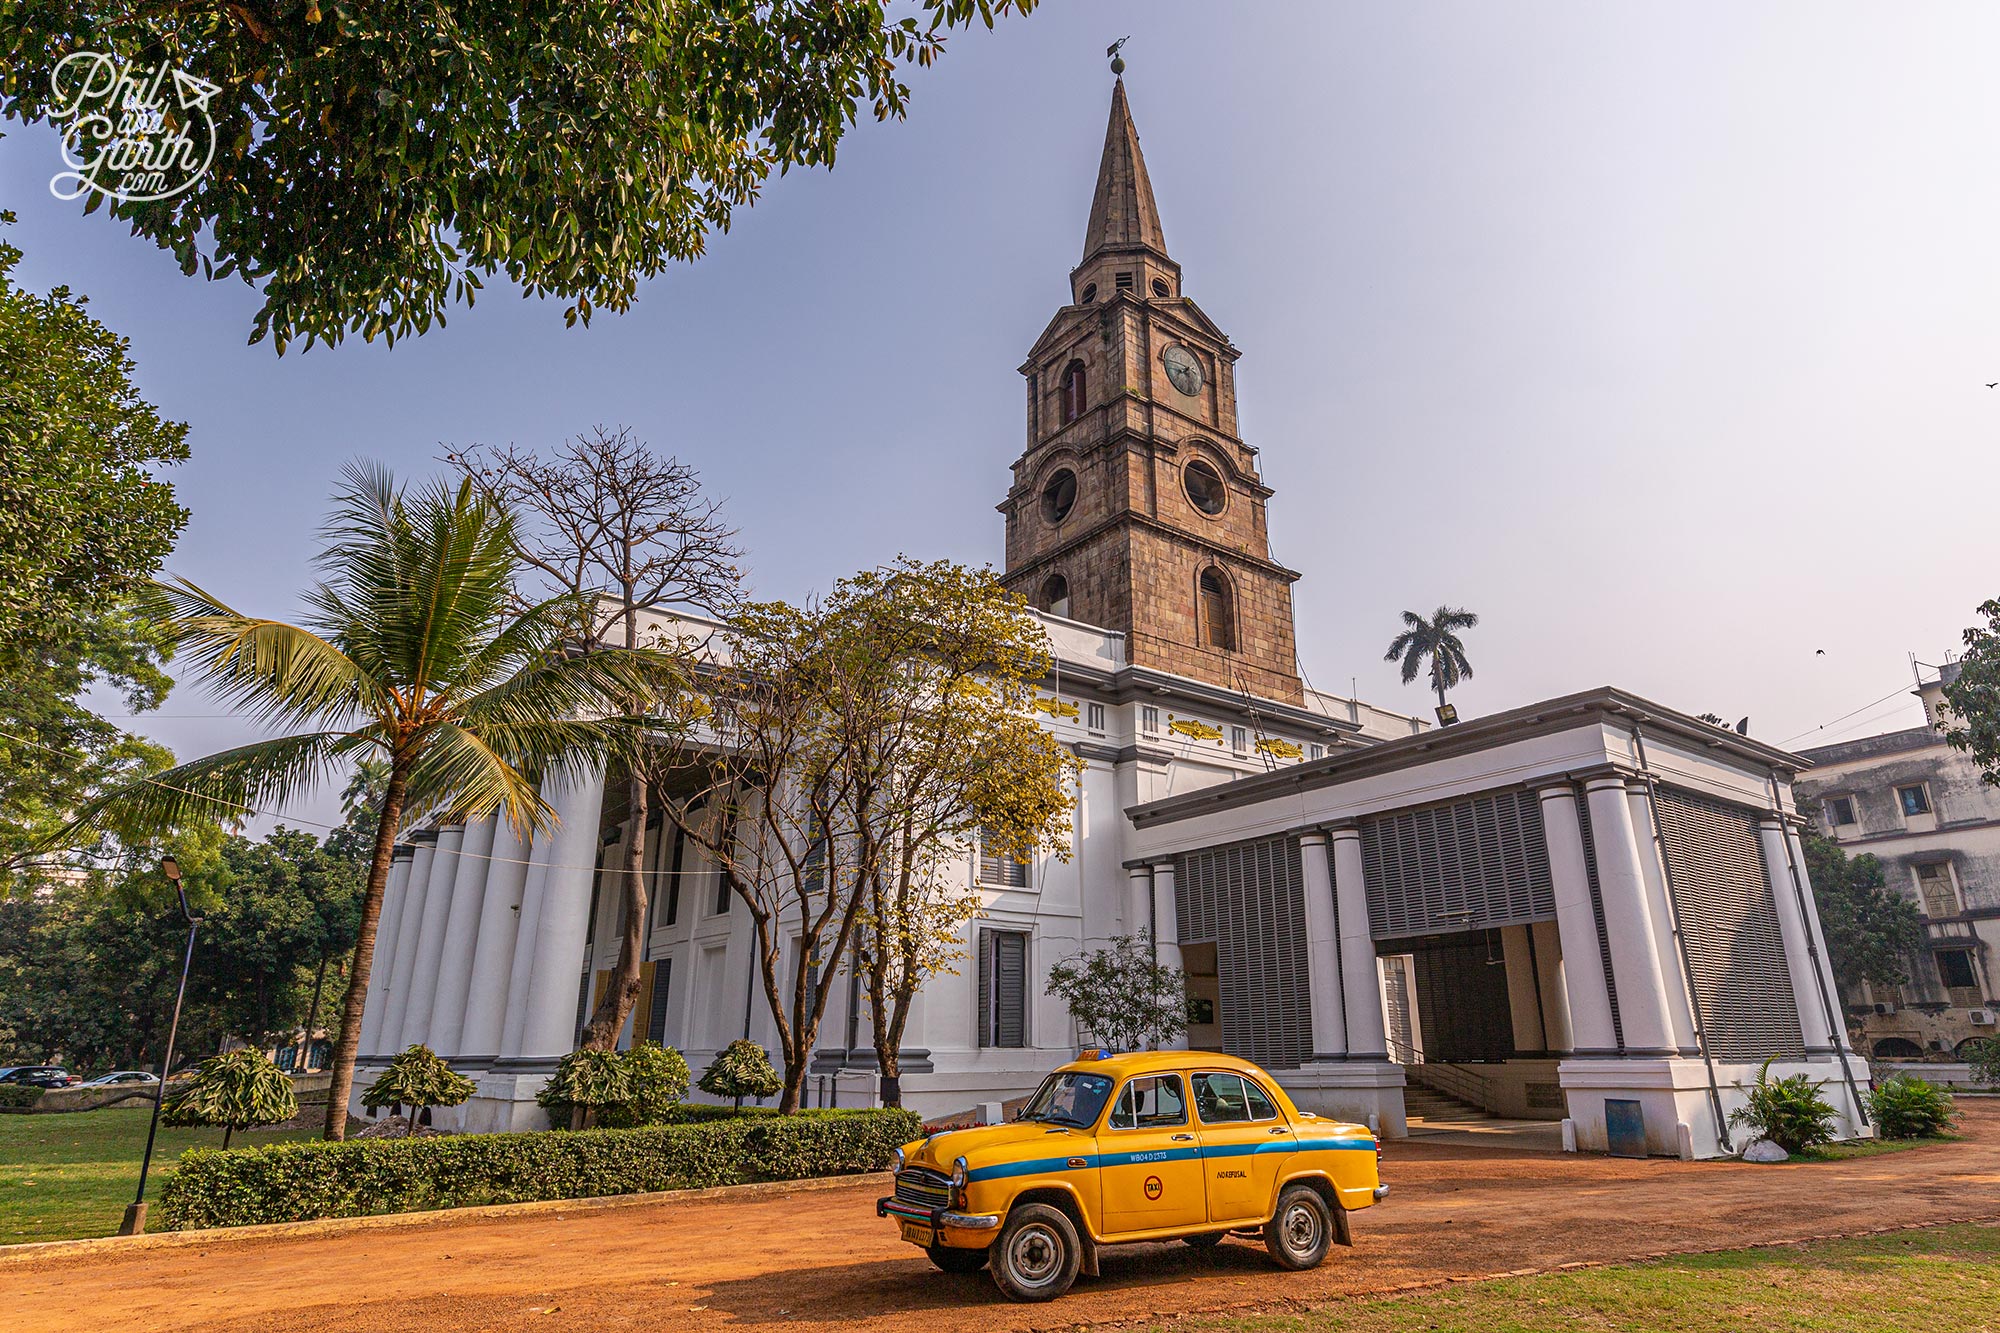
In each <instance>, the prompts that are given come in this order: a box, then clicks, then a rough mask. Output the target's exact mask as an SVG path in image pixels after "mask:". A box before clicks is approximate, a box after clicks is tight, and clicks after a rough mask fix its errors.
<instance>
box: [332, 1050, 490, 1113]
mask: <svg viewBox="0 0 2000 1333" xmlns="http://www.w3.org/2000/svg"><path fill="white" fill-rule="evenodd" d="M477 1091H479V1085H478V1084H477V1083H474V1082H473V1081H472V1080H471V1079H469V1078H467V1077H466V1076H465V1075H463V1074H460V1073H456V1072H454V1071H453V1069H452V1067H451V1066H450V1065H449V1064H447V1063H446V1062H445V1061H444V1060H443V1059H442V1058H440V1057H439V1055H438V1054H437V1052H435V1051H433V1050H432V1049H431V1048H430V1047H428V1046H422V1045H418V1046H412V1047H410V1048H409V1049H408V1050H406V1051H403V1052H401V1053H400V1054H398V1055H397V1056H396V1057H395V1058H394V1059H392V1060H391V1061H389V1067H388V1068H387V1069H384V1070H383V1071H382V1073H381V1074H380V1076H378V1077H377V1078H376V1080H375V1081H374V1082H373V1083H370V1084H369V1085H368V1086H367V1087H366V1088H365V1089H363V1090H362V1093H361V1104H362V1105H363V1106H365V1107H367V1108H368V1109H370V1110H371V1111H372V1110H375V1109H377V1108H380V1107H384V1106H390V1107H395V1106H407V1107H409V1108H410V1129H409V1132H410V1133H411V1134H415V1133H416V1132H417V1121H418V1120H420V1119H422V1118H423V1113H424V1112H425V1111H428V1110H430V1109H431V1108H432V1107H433V1106H458V1105H460V1104H462V1103H463V1102H465V1101H466V1100H467V1099H468V1098H470V1097H471V1096H472V1094H473V1093H475V1092H477Z"/></svg>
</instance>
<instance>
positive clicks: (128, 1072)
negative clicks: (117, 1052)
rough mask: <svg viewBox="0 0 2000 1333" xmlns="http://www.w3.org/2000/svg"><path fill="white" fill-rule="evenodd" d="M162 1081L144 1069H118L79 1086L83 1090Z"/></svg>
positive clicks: (90, 1079) (85, 1081) (89, 1079)
mask: <svg viewBox="0 0 2000 1333" xmlns="http://www.w3.org/2000/svg"><path fill="white" fill-rule="evenodd" d="M159 1081H160V1080H159V1079H158V1078H156V1077H154V1076H153V1075H151V1074H148V1073H147V1072H146V1071H145V1070H143V1069H117V1070H113V1071H112V1072H111V1073H109V1074H99V1075H98V1076H97V1077H96V1078H87V1079H85V1080H84V1081H83V1082H82V1083H79V1084H78V1085H77V1086H78V1087H82V1088H116V1087H123V1086H124V1085H126V1084H140V1083H158V1082H159Z"/></svg>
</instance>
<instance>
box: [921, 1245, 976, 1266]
mask: <svg viewBox="0 0 2000 1333" xmlns="http://www.w3.org/2000/svg"><path fill="white" fill-rule="evenodd" d="M924 1253H925V1254H927V1255H929V1256H930V1257H931V1262H932V1263H933V1264H935V1265H937V1268H938V1271H939V1272H941V1273H977V1272H978V1271H979V1270H980V1269H982V1268H984V1267H986V1259H987V1253H988V1252H987V1251H985V1250H961V1249H959V1248H958V1247H957V1246H955V1245H931V1246H927V1247H926V1248H925V1249H924Z"/></svg>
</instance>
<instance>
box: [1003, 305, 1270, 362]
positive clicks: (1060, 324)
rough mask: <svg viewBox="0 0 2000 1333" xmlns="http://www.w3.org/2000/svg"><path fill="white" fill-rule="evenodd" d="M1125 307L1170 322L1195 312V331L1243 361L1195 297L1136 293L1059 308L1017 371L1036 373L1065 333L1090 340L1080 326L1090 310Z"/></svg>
mask: <svg viewBox="0 0 2000 1333" xmlns="http://www.w3.org/2000/svg"><path fill="white" fill-rule="evenodd" d="M1121 304H1122V305H1131V306H1136V307H1139V308H1142V309H1144V310H1147V311H1149V312H1151V313H1152V314H1154V315H1161V316H1165V317H1166V318H1167V319H1170V320H1171V319H1174V318H1186V316H1185V310H1192V311H1193V312H1194V314H1195V318H1194V319H1192V320H1189V321H1188V322H1189V323H1191V324H1192V325H1193V326H1194V327H1195V329H1196V330H1198V331H1199V332H1200V333H1202V334H1203V335H1204V336H1206V337H1208V338H1212V339H1214V341H1215V343H1216V350H1217V351H1218V352H1220V353H1221V354H1222V356H1223V357H1224V358H1225V359H1226V360H1228V361H1229V362H1230V363H1231V364H1234V363H1235V362H1237V361H1239V360H1241V359H1242V356H1243V349H1242V348H1240V347H1238V346H1237V345H1236V344H1235V343H1233V342H1231V341H1230V340H1229V335H1228V334H1226V333H1224V332H1223V331H1222V329H1221V327H1220V326H1219V325H1217V324H1216V322H1215V321H1214V320H1213V319H1210V318H1209V316H1208V312H1207V311H1206V310H1203V309H1202V308H1201V307H1200V306H1199V305H1197V304H1195V302H1194V299H1193V298H1192V297H1187V296H1146V297H1141V296H1138V295H1135V294H1134V293H1132V292H1113V293H1112V294H1111V295H1110V296H1107V297H1105V298H1104V299H1103V300H1102V301H1093V302H1091V303H1090V304H1089V305H1080V304H1078V303H1077V302H1074V301H1072V302H1071V303H1070V304H1068V305H1066V306H1063V307H1061V308H1060V309H1058V310H1057V311H1056V313H1055V314H1054V315H1052V316H1050V317H1049V322H1048V323H1047V324H1045V325H1043V326H1042V331H1041V332H1040V333H1039V334H1037V335H1036V336H1035V341H1034V342H1033V343H1032V344H1031V345H1030V346H1029V348H1028V356H1027V359H1026V360H1025V361H1023V362H1022V363H1021V364H1020V366H1019V367H1017V369H1018V370H1019V372H1020V373H1021V374H1022V375H1031V374H1033V373H1034V371H1035V362H1036V361H1037V360H1039V359H1040V358H1041V357H1042V355H1043V354H1044V353H1046V352H1047V351H1048V350H1049V348H1050V347H1051V346H1053V345H1054V344H1055V343H1057V342H1059V341H1061V338H1062V335H1064V334H1068V333H1071V332H1075V333H1079V334H1081V335H1082V336H1084V337H1088V336H1089V333H1090V331H1089V330H1088V329H1082V328H1079V327H1078V323H1079V320H1078V316H1079V315H1081V314H1082V313H1084V312H1086V311H1103V310H1110V309H1113V308H1115V307H1117V306H1119V305H1121Z"/></svg>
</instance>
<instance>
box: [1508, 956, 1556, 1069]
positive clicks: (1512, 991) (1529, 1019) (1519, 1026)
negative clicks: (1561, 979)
mask: <svg viewBox="0 0 2000 1333" xmlns="http://www.w3.org/2000/svg"><path fill="white" fill-rule="evenodd" d="M1500 958H1501V962H1502V965H1503V966H1504V967H1506V969H1507V1017H1508V1018H1509V1020H1510V1021H1511V1022H1512V1024H1513V1028H1514V1049H1515V1050H1517V1051H1546V1050H1547V1049H1549V1041H1548V1034H1547V1033H1546V1032H1544V1031H1543V1029H1542V995H1541V985H1540V978H1539V977H1537V976H1536V975H1535V972H1536V969H1535V959H1534V951H1533V946H1532V945H1530V944H1529V943H1528V928H1527V927H1526V926H1502V927H1501V928H1500Z"/></svg>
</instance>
